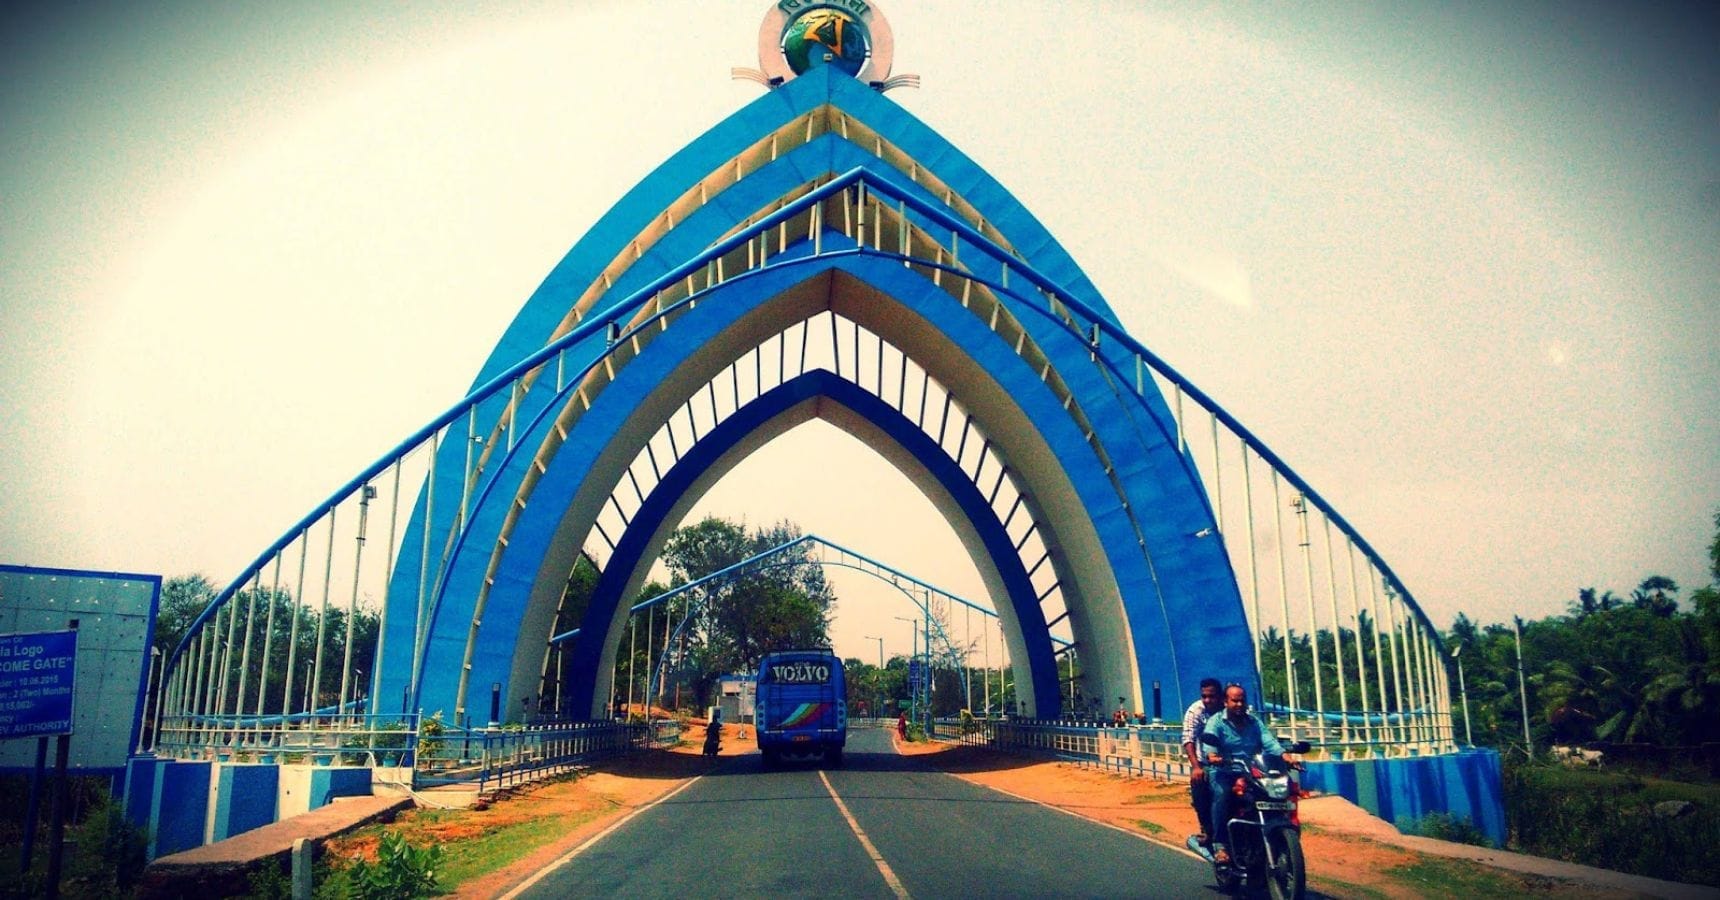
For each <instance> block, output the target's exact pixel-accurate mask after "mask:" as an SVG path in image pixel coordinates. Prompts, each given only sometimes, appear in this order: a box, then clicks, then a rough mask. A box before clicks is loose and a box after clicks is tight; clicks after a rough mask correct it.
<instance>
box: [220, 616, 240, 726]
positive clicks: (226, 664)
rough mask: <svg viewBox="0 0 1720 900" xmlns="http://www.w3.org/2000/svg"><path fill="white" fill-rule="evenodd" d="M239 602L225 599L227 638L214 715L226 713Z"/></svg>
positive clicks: (222, 657)
mask: <svg viewBox="0 0 1720 900" xmlns="http://www.w3.org/2000/svg"><path fill="white" fill-rule="evenodd" d="M238 631H239V604H238V603H235V602H233V601H232V600H229V601H227V640H226V641H225V642H224V643H223V644H222V647H221V678H220V685H221V687H220V692H219V693H217V694H216V695H215V715H218V716H222V715H226V714H227V682H228V681H229V680H230V679H231V677H232V675H233V645H234V644H235V643H237V641H238V637H239V636H238Z"/></svg>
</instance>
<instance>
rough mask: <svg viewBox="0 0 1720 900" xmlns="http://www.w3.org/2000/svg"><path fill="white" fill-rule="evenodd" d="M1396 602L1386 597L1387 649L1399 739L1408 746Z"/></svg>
mask: <svg viewBox="0 0 1720 900" xmlns="http://www.w3.org/2000/svg"><path fill="white" fill-rule="evenodd" d="M1373 577H1374V579H1376V580H1377V579H1378V578H1379V577H1380V573H1379V571H1378V570H1375V572H1374V575H1373ZM1396 602H1397V598H1396V597H1393V596H1391V595H1390V594H1387V595H1386V647H1387V648H1388V649H1390V650H1391V656H1392V686H1393V687H1394V688H1396V691H1395V693H1394V695H1393V696H1394V697H1395V698H1396V699H1397V702H1396V703H1395V704H1394V705H1395V706H1396V707H1397V713H1398V739H1399V740H1401V741H1403V742H1404V743H1406V744H1407V743H1409V741H1410V734H1409V706H1408V704H1407V703H1406V702H1405V699H1406V698H1405V696H1404V677H1403V676H1404V673H1403V664H1402V663H1401V662H1400V661H1399V660H1398V644H1399V640H1398V628H1397V610H1395V609H1394V608H1393V604H1395V603H1396Z"/></svg>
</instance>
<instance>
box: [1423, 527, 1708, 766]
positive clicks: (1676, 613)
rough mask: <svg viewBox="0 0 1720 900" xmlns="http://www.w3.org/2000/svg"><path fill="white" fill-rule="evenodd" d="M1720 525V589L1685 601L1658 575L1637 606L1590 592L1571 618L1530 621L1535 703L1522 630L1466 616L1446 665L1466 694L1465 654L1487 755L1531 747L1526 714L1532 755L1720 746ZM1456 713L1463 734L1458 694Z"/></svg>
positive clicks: (1456, 626) (1634, 595) (1473, 716)
mask: <svg viewBox="0 0 1720 900" xmlns="http://www.w3.org/2000/svg"><path fill="white" fill-rule="evenodd" d="M1714 525H1715V529H1716V533H1715V536H1714V540H1713V542H1712V543H1711V544H1710V545H1709V548H1708V570H1709V571H1708V574H1709V577H1710V578H1711V579H1712V580H1711V582H1710V583H1709V584H1707V585H1705V586H1703V587H1700V588H1697V589H1695V590H1693V591H1691V592H1690V594H1689V595H1688V597H1687V598H1685V600H1681V599H1680V597H1679V586H1678V585H1677V584H1676V583H1675V582H1673V581H1672V579H1669V578H1666V577H1664V576H1661V575H1651V576H1649V577H1647V578H1645V579H1643V580H1642V582H1641V583H1640V584H1638V585H1637V587H1636V588H1635V589H1634V590H1632V591H1631V592H1630V593H1629V594H1628V595H1626V596H1619V595H1617V594H1614V593H1613V592H1612V591H1610V590H1606V591H1597V590H1596V589H1595V588H1592V587H1589V588H1583V589H1581V590H1579V591H1578V592H1577V596H1576V597H1575V598H1574V599H1573V600H1572V601H1571V603H1570V605H1569V607H1568V608H1567V610H1566V612H1565V614H1564V615H1560V616H1549V617H1547V618H1544V619H1540V620H1536V621H1522V622H1521V628H1522V638H1523V666H1524V670H1525V677H1524V684H1523V688H1524V689H1525V690H1524V691H1523V692H1520V691H1519V686H1518V683H1517V651H1516V646H1515V636H1514V634H1513V628H1512V626H1511V625H1505V624H1491V625H1487V626H1485V627H1479V626H1477V625H1476V623H1475V622H1473V621H1472V620H1470V619H1469V617H1468V616H1465V615H1462V614H1459V615H1458V617H1457V620H1456V621H1455V622H1453V624H1452V627H1451V629H1450V630H1449V631H1447V632H1445V634H1444V635H1443V637H1444V642H1445V647H1446V650H1447V657H1446V664H1447V668H1448V669H1450V670H1451V677H1452V685H1453V687H1454V689H1455V688H1456V686H1457V683H1458V681H1457V671H1456V669H1457V666H1456V662H1455V661H1454V660H1453V659H1452V658H1451V656H1450V653H1451V651H1453V650H1456V649H1457V648H1458V647H1463V648H1464V649H1463V650H1462V651H1461V653H1460V654H1459V657H1458V658H1459V659H1461V661H1462V663H1463V669H1464V676H1465V680H1466V682H1467V686H1468V695H1469V713H1470V721H1471V727H1472V731H1473V734H1474V739H1475V743H1477V744H1483V745H1488V746H1495V747H1507V746H1511V745H1513V744H1515V745H1519V746H1521V745H1522V744H1523V725H1522V723H1523V719H1524V712H1525V709H1526V710H1527V713H1528V723H1529V739H1530V742H1531V744H1532V745H1547V744H1579V743H1585V742H1590V741H1606V742H1614V743H1643V744H1657V745H1661V746H1680V747H1694V746H1697V745H1701V744H1707V743H1715V742H1720V514H1716V516H1715V518H1714ZM1686 601H1687V602H1686ZM1520 693H1526V694H1527V696H1528V704H1527V707H1525V706H1524V704H1523V702H1522V698H1521V696H1520ZM1453 701H1454V702H1453V710H1452V714H1453V716H1454V718H1455V719H1456V724H1457V726H1458V729H1459V730H1458V733H1459V734H1462V716H1463V710H1462V705H1461V703H1462V697H1461V696H1457V695H1456V691H1455V690H1454V696H1453Z"/></svg>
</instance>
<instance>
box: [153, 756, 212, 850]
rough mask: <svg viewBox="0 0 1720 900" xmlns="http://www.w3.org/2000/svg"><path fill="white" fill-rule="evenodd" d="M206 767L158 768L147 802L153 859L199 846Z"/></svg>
mask: <svg viewBox="0 0 1720 900" xmlns="http://www.w3.org/2000/svg"><path fill="white" fill-rule="evenodd" d="M209 766H210V763H206V762H173V763H169V764H168V765H166V766H163V767H162V768H161V770H160V772H161V777H160V778H159V779H158V780H157V781H156V782H155V794H154V798H153V799H152V801H151V803H150V806H151V812H152V816H151V818H152V819H154V825H155V830H154V834H155V854H154V855H155V856H157V857H160V856H166V855H168V854H170V853H178V852H179V851H181V850H190V849H191V848H193V847H201V846H203V829H204V826H205V825H206V824H207V819H208V816H209Z"/></svg>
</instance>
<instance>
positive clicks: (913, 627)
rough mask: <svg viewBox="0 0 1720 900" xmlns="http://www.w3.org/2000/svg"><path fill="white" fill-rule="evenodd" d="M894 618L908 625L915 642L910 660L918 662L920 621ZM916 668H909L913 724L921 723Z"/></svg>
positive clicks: (910, 707)
mask: <svg viewBox="0 0 1720 900" xmlns="http://www.w3.org/2000/svg"><path fill="white" fill-rule="evenodd" d="M892 618H894V619H895V620H896V621H898V622H906V623H908V635H909V637H910V638H911V639H912V640H913V653H912V655H910V656H909V657H908V659H909V660H911V661H918V660H919V658H920V622H919V620H918V619H910V618H907V617H905V616H893V617H892ZM915 668H917V666H914V665H909V666H908V676H909V677H908V720H909V721H912V722H917V721H919V715H920V692H919V691H918V690H916V689H915V688H914V679H913V671H914V669H915Z"/></svg>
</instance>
